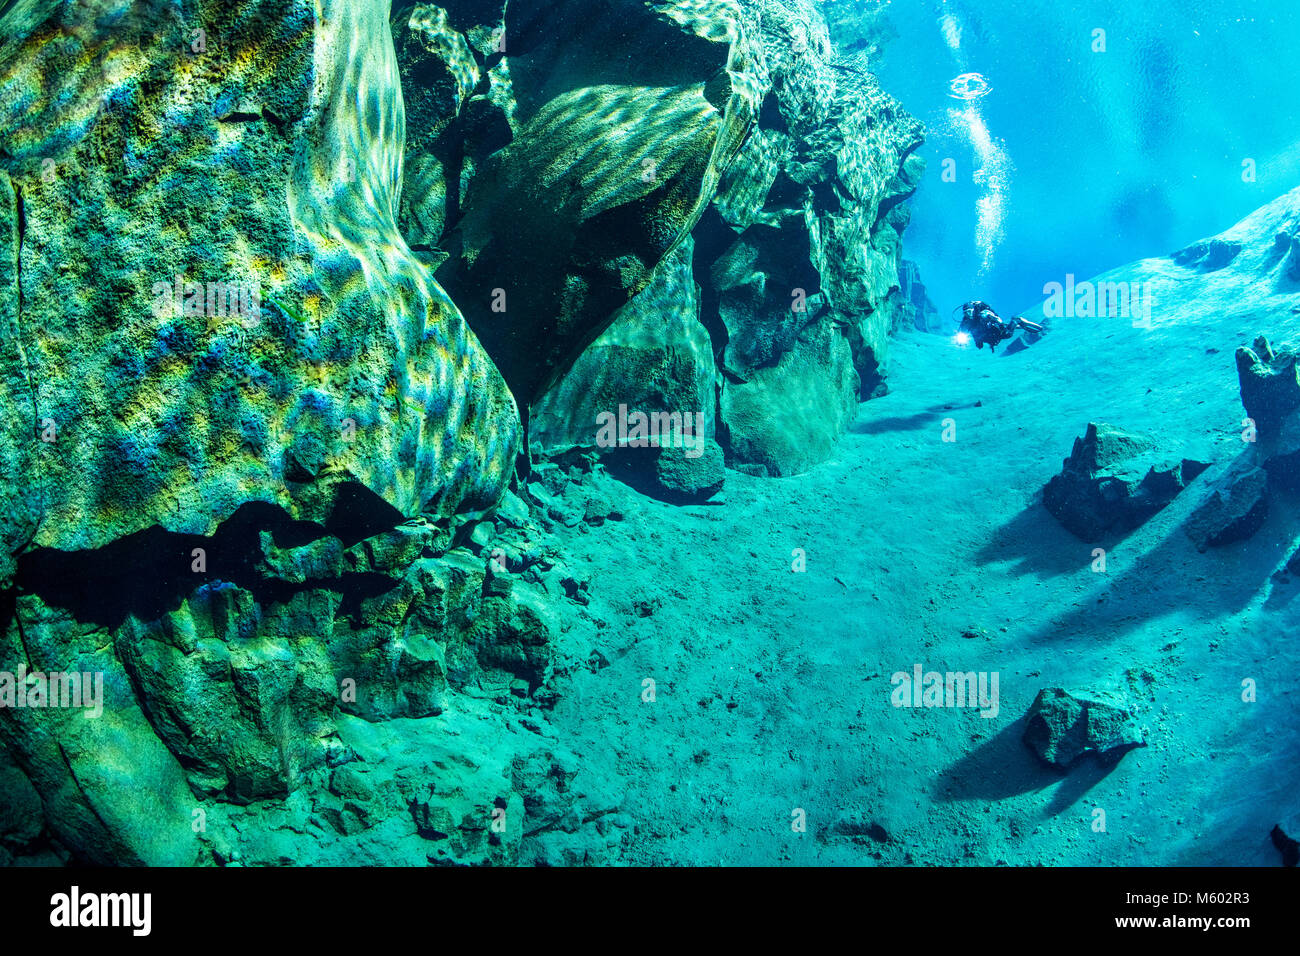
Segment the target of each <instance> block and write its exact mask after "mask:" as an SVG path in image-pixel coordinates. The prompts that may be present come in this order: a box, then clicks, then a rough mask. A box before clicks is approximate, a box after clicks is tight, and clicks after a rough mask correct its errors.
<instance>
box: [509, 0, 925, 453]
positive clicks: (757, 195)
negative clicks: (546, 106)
mask: <svg viewBox="0 0 1300 956" xmlns="http://www.w3.org/2000/svg"><path fill="white" fill-rule="evenodd" d="M739 7H740V9H741V11H742V18H741V19H742V25H743V28H744V36H745V37H746V54H745V56H744V61H745V62H746V64H747V65H748V70H749V74H748V75H749V76H750V77H751V81H752V83H753V84H754V86H755V88H756V90H757V94H758V95H759V96H760V105H759V109H758V111H757V118H756V128H755V129H754V131H753V133H752V135H750V137H749V138H748V140H747V141H746V142H745V144H744V147H743V148H742V149H741V150H740V152H739V155H738V156H737V157H736V159H735V161H734V162H732V163H731V164H730V165H729V166H728V167H727V168H726V170H725V171H724V173H723V175H722V179H721V183H720V184H719V188H718V190H717V192H716V194H715V195H714V196H713V198H712V202H711V204H710V206H709V208H708V209H707V210H706V211H705V212H704V214H703V215H702V217H701V219H700V222H699V224H698V225H697V226H696V227H695V229H694V232H693V235H694V239H695V242H694V249H693V253H692V255H693V265H692V271H693V275H694V280H695V282H696V283H697V284H698V285H699V288H700V293H699V302H700V308H699V320H700V322H701V323H702V324H703V326H704V328H705V329H707V331H708V333H709V336H710V338H711V342H712V351H713V356H712V360H711V361H710V362H708V363H707V364H703V363H701V362H700V360H699V358H698V354H696V355H691V356H690V357H686V354H685V353H684V352H683V351H682V350H681V349H680V348H678V349H676V351H677V354H679V355H681V356H682V357H683V359H684V360H683V361H680V362H679V363H678V366H677V368H676V370H675V371H673V372H671V373H670V374H672V375H673V376H674V377H675V378H676V379H677V380H678V383H679V384H678V385H677V386H676V387H675V388H672V389H665V388H664V386H663V385H662V384H661V383H662V381H663V378H664V374H665V372H664V369H663V368H662V367H659V366H654V367H652V366H646V367H644V368H643V369H642V370H641V371H639V372H635V371H634V372H632V376H631V377H630V378H629V379H627V381H626V385H625V389H624V390H623V391H622V392H615V393H610V392H609V391H608V390H607V389H606V390H605V391H604V394H603V396H602V399H601V401H602V402H605V403H607V404H605V405H604V407H605V408H610V407H616V406H617V404H618V402H617V401H615V400H616V399H622V398H624V397H626V398H627V399H628V401H629V402H631V401H647V402H648V404H649V405H650V407H649V408H647V409H646V410H647V411H651V410H663V404H662V399H660V400H658V401H656V400H654V399H651V398H649V397H647V395H648V393H650V392H656V393H658V394H659V395H665V393H666V392H676V393H681V392H688V393H692V392H695V391H696V390H697V388H698V382H700V381H701V380H702V379H705V378H707V377H708V375H709V373H710V372H711V371H712V372H713V373H714V374H715V375H716V378H717V380H718V383H719V384H718V389H717V402H716V404H717V421H716V434H717V436H718V440H719V442H720V443H721V445H722V446H723V448H724V449H725V450H726V455H727V459H728V462H729V463H730V464H732V465H733V466H735V467H740V468H744V469H746V470H752V471H756V472H759V473H763V474H770V475H789V474H794V473H797V472H799V471H802V470H804V469H806V468H808V467H810V466H812V465H814V464H816V463H818V462H819V461H822V460H824V459H825V458H826V457H827V456H828V455H829V453H830V448H831V446H832V445H833V443H834V441H835V440H836V439H837V438H838V437H839V436H840V435H841V434H843V433H844V431H845V430H846V429H847V428H848V425H849V424H850V423H851V422H852V420H853V418H854V416H855V415H856V404H857V402H858V401H859V399H860V398H862V397H869V396H870V395H871V394H873V393H875V392H876V391H877V390H879V389H881V388H883V370H884V366H885V364H886V359H887V353H888V338H889V335H890V334H891V332H892V331H894V330H895V329H896V328H897V327H898V326H899V325H900V324H901V323H902V322H904V321H906V320H907V313H906V308H905V306H906V303H905V301H904V298H903V296H902V294H901V293H900V291H899V276H898V262H899V236H900V234H901V233H902V231H903V230H904V229H905V227H906V225H907V221H908V215H909V214H908V207H907V205H906V204H905V202H904V200H906V199H907V197H908V196H909V195H910V194H911V193H912V192H913V191H914V190H915V188H916V185H917V183H918V181H919V178H920V175H921V172H922V169H923V164H922V162H921V160H920V159H919V157H917V156H916V155H915V154H914V150H915V149H916V148H917V147H918V146H919V145H920V144H921V142H922V129H921V126H920V124H919V123H917V122H916V121H915V120H914V119H912V118H911V117H910V116H908V115H907V114H906V113H905V112H904V111H903V110H902V109H901V108H900V107H899V106H898V104H897V103H896V102H895V101H894V100H893V99H892V98H890V97H889V96H888V94H886V93H884V92H883V91H882V90H881V89H880V87H879V85H878V84H877V83H876V81H875V79H874V78H873V77H872V75H871V74H870V73H869V72H868V71H867V70H866V67H865V63H864V60H863V58H862V56H860V55H854V56H842V55H840V53H838V52H837V51H836V50H835V48H834V46H833V44H832V43H831V40H830V37H829V34H828V33H827V28H826V24H825V22H824V21H823V19H822V17H821V15H820V14H819V13H818V11H817V9H816V8H815V7H814V6H813V5H812V4H811V3H808V2H807V0H781V2H769V3H764V4H759V3H742V4H740V5H739ZM660 268H661V269H670V270H673V272H674V273H676V274H680V270H681V266H680V265H679V264H678V263H676V262H674V263H673V264H671V265H669V264H665V265H663V266H661V267H660ZM658 281H659V283H660V284H661V285H662V284H664V283H671V282H675V281H680V280H674V279H669V278H666V277H665V278H662V279H660V280H658ZM642 295H645V296H648V297H651V298H652V299H658V298H660V297H661V296H662V292H661V291H658V290H656V289H655V288H654V283H652V285H651V288H649V289H647V290H646V291H645V292H643V293H642ZM629 313H631V314H633V315H634V314H638V313H639V315H640V316H641V318H640V319H636V318H633V317H632V315H630V314H629ZM657 315H658V312H657V311H656V310H655V309H654V308H651V307H638V306H637V305H636V300H633V303H632V304H631V306H630V307H629V309H628V310H625V311H624V313H622V314H621V316H620V323H621V324H622V325H623V326H624V328H623V329H622V330H620V332H619V333H617V334H618V335H619V336H620V337H622V338H624V339H628V340H633V341H636V342H637V343H638V344H637V345H636V346H635V348H637V349H644V348H645V346H644V345H642V344H640V343H643V342H645V341H647V340H654V339H655V338H656V337H662V339H663V343H664V347H665V348H667V349H672V348H674V346H673V341H674V339H673V337H674V336H680V332H679V331H678V329H677V326H676V325H674V324H671V323H666V324H665V323H660V321H659V320H658V318H657ZM637 322H640V323H641V324H642V325H643V328H642V329H641V330H640V331H638V332H636V333H633V331H632V326H633V325H634V324H635V323H637ZM661 329H663V330H665V331H663V332H661ZM694 335H695V336H697V337H698V331H696V332H695V333H694ZM591 348H592V350H593V352H595V353H596V354H598V355H601V356H606V357H607V356H610V355H612V354H613V352H614V350H616V349H617V348H619V344H618V341H617V340H616V339H612V338H605V339H600V340H597V341H596V342H595V343H594V344H593V345H592V346H591ZM624 364H626V363H624ZM597 367H599V366H598V363H597V362H595V361H591V362H588V363H583V362H579V363H578V364H577V365H576V366H575V367H574V369H573V370H572V371H571V372H569V373H568V375H569V376H570V378H569V379H568V380H561V381H560V382H559V383H558V384H557V385H556V386H555V388H553V389H552V390H551V392H550V393H549V394H547V395H546V396H544V397H543V398H542V399H541V401H539V402H538V403H537V404H536V405H535V407H534V408H533V430H532V432H531V435H532V437H533V438H535V439H537V440H539V441H540V442H541V445H542V448H543V450H544V451H548V452H549V451H558V450H562V449H563V448H565V447H568V446H571V445H574V444H585V445H589V446H590V445H592V444H594V436H595V424H594V418H593V417H592V415H591V412H592V411H593V407H592V405H591V404H588V405H587V406H586V407H581V406H579V405H577V404H576V403H575V402H574V401H573V400H572V399H571V398H568V397H566V396H569V395H574V394H583V395H591V394H592V393H593V392H594V390H595V388H596V387H597V386H596V385H595V383H591V382H590V376H591V374H592V370H593V369H595V368H597ZM606 396H607V397H606ZM665 397H668V396H665ZM688 401H690V400H689V399H688ZM609 403H612V405H611V404H609ZM710 404H712V403H711V402H709V401H708V400H707V399H699V400H695V401H691V402H690V404H689V406H688V407H686V408H680V407H679V408H677V409H676V410H678V411H682V412H686V411H691V412H699V411H703V412H705V413H706V414H707V413H708V412H709V405H710ZM580 407H581V413H580V414H570V413H572V412H574V411H575V410H576V409H578V408H580ZM596 410H599V407H597V408H596ZM709 417H710V419H712V416H711V415H710V416H709ZM711 433H712V432H711Z"/></svg>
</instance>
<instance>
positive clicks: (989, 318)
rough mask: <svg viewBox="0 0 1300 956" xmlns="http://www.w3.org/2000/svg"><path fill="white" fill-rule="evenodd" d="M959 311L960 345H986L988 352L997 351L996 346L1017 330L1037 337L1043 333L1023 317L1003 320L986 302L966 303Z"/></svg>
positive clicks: (1038, 327)
mask: <svg viewBox="0 0 1300 956" xmlns="http://www.w3.org/2000/svg"><path fill="white" fill-rule="evenodd" d="M961 309H962V316H961V327H960V328H959V329H958V331H957V341H958V342H961V343H962V344H965V343H966V342H974V343H975V346H976V348H981V349H982V348H984V346H985V345H986V344H987V345H988V347H989V351H997V347H998V345H999V344H1000V343H1002V342H1005V341H1006V340H1007V339H1009V338H1011V336H1013V335H1015V334H1016V330H1017V329H1024V330H1025V331H1026V332H1033V333H1035V334H1037V335H1042V334H1043V332H1044V331H1045V330H1044V329H1043V327H1042V326H1041V325H1039V324H1038V323H1037V322H1030V321H1029V320H1028V319H1026V318H1024V317H1023V316H1019V315H1017V316H1015V317H1014V318H1012V319H1010V320H1008V319H1004V318H1002V316H1000V315H998V314H997V313H996V312H994V311H993V306H991V305H989V304H988V303H987V302H980V301H978V300H976V301H974V302H967V303H966V304H965V305H963V306H962V307H961Z"/></svg>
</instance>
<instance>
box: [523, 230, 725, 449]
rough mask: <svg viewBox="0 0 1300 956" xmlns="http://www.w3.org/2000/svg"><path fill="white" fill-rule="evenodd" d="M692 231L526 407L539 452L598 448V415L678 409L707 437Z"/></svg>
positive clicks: (709, 404) (706, 371)
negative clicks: (623, 410)
mask: <svg viewBox="0 0 1300 956" xmlns="http://www.w3.org/2000/svg"><path fill="white" fill-rule="evenodd" d="M694 248H695V244H694V242H693V241H692V240H691V238H690V237H687V238H686V239H685V240H683V241H682V243H681V244H680V245H679V246H678V247H677V248H676V249H675V250H673V252H672V253H670V254H669V256H668V258H666V259H665V260H664V261H663V262H662V263H660V264H659V266H658V268H656V270H655V275H654V278H653V279H652V281H651V283H650V285H649V286H647V287H646V289H645V290H644V291H643V292H642V293H641V294H639V295H637V296H636V297H635V298H633V299H632V300H631V301H630V302H628V303H627V304H626V305H625V306H623V307H622V308H621V309H620V310H619V311H618V313H617V314H616V315H615V316H614V321H613V323H612V324H611V325H610V327H609V328H608V329H607V330H606V331H605V332H604V333H603V334H602V335H601V336H600V337H599V338H598V339H596V341H595V342H593V343H592V344H591V346H590V347H588V348H587V349H586V351H584V352H583V353H582V355H581V356H579V357H578V360H577V361H576V362H575V363H574V365H573V367H572V368H571V369H570V370H569V371H568V372H567V373H566V374H565V375H564V376H563V377H562V378H561V379H560V380H559V381H558V382H557V383H556V384H555V386H554V387H553V388H551V389H550V390H548V391H547V392H546V394H545V395H543V396H542V397H541V398H540V399H539V400H538V401H537V403H536V404H534V405H533V407H532V408H531V409H530V411H529V437H530V440H531V441H532V442H533V443H534V444H535V447H538V448H539V449H540V451H541V452H542V453H543V454H546V455H556V454H561V453H563V452H566V451H569V450H570V449H573V448H590V449H594V450H597V451H599V452H601V453H602V454H607V453H609V452H610V451H613V450H614V449H613V448H601V447H600V446H599V444H598V440H599V439H600V438H601V432H600V423H601V421H602V416H603V415H614V416H617V415H618V414H619V410H620V406H623V407H625V408H626V409H627V412H628V413H629V414H630V413H632V412H636V411H640V412H642V413H644V414H646V415H650V414H652V413H656V412H659V413H666V414H673V413H676V414H678V415H680V416H683V417H685V416H690V418H691V421H692V422H693V423H695V422H699V421H702V422H703V425H704V431H703V432H702V434H703V435H704V437H706V438H710V439H711V438H712V437H713V436H714V434H715V430H716V425H715V423H716V420H717V381H716V380H717V370H716V368H715V367H714V364H713V348H712V345H711V343H710V340H709V333H708V330H707V329H705V327H704V326H703V325H702V324H701V323H700V320H699V313H700V296H699V288H698V287H697V286H696V283H695V275H694V272H693V268H692V257H693V252H694ZM700 415H702V416H703V418H702V419H700V418H698V417H697V416H700Z"/></svg>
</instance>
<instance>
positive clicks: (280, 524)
mask: <svg viewBox="0 0 1300 956" xmlns="http://www.w3.org/2000/svg"><path fill="white" fill-rule="evenodd" d="M357 489H360V490H359V491H358V490H357ZM366 496H369V499H373V500H376V501H377V500H380V499H378V497H377V496H376V495H374V494H373V493H371V492H369V491H367V490H365V489H363V488H361V487H360V486H359V485H345V486H343V488H341V489H340V490H339V493H338V498H337V500H336V504H335V508H334V511H333V513H332V514H331V515H330V517H329V519H328V520H327V521H326V522H325V524H324V525H320V524H316V523H314V522H309V521H299V520H296V519H294V518H292V517H291V516H290V515H289V514H288V513H287V512H285V511H284V510H283V509H282V508H280V507H279V506H277V505H273V504H269V503H266V502H249V503H247V504H244V505H242V506H241V507H240V508H239V509H238V510H237V511H236V512H235V513H234V514H233V515H231V516H230V518H228V519H226V521H224V522H222V524H221V525H220V526H219V527H218V528H217V529H216V530H215V531H214V532H213V533H212V534H211V535H207V536H205V535H198V534H182V533H176V532H171V531H167V530H165V529H163V528H161V527H158V526H157V525H155V526H154V527H151V528H147V529H145V530H143V531H138V532H136V533H134V534H131V535H127V536H126V537H123V538H119V539H118V540H116V541H113V542H111V543H110V544H107V545H104V546H103V547H101V548H95V549H88V550H84V551H60V550H58V549H55V548H38V549H35V550H32V551H28V552H26V553H24V554H21V555H19V557H18V562H17V563H18V568H17V573H16V575H15V586H16V588H17V590H18V591H19V592H20V593H26V594H34V595H36V596H37V597H39V598H40V599H41V600H42V601H44V602H45V603H46V604H47V605H50V606H52V607H59V608H63V609H66V610H67V611H69V612H70V613H71V614H72V615H73V616H74V617H75V618H76V619H77V620H78V621H82V622H87V623H91V624H95V625H98V626H100V627H104V628H108V629H110V630H111V629H114V628H117V627H119V626H120V625H121V624H122V623H123V622H125V621H126V619H127V618H128V617H134V618H137V619H138V620H141V621H152V620H156V619H158V618H160V617H162V616H163V615H165V614H167V613H170V612H172V611H175V610H176V609H177V608H179V607H180V606H181V604H182V602H183V601H184V600H185V599H186V597H188V596H189V595H191V594H193V593H194V592H195V591H196V590H197V589H198V588H200V587H202V586H204V585H205V584H215V583H217V582H228V583H230V584H234V585H236V586H237V587H239V588H241V589H243V590H246V591H249V592H251V593H252V594H253V595H254V596H255V597H256V599H257V600H258V602H259V603H261V604H274V603H284V602H286V601H288V600H290V599H291V598H292V597H293V596H294V595H295V594H297V593H298V592H300V591H303V590H311V589H316V588H328V589H330V590H334V591H338V592H339V593H340V594H342V595H343V613H345V614H349V615H355V614H356V613H357V611H358V610H359V608H360V604H361V602H362V601H364V600H366V599H368V598H370V597H373V596H374V595H376V594H379V593H382V592H383V591H385V590H387V589H389V588H391V587H393V586H394V583H395V582H394V581H393V580H392V579H391V578H389V577H387V576H386V575H382V574H377V573H369V572H361V573H354V574H345V575H343V576H342V577H339V578H329V579H320V580H313V579H309V580H307V581H304V582H301V583H296V582H288V581H283V580H278V579H275V578H270V577H268V576H267V575H266V573H265V570H264V569H263V568H262V567H261V565H262V563H263V561H264V556H263V554H262V548H261V534H262V533H263V532H268V533H269V534H270V535H271V539H272V541H273V542H274V544H275V546H276V547H277V548H295V547H301V546H303V545H307V544H311V543H312V542H314V541H318V540H320V539H322V538H325V537H329V536H333V537H336V538H338V539H340V541H341V543H342V545H343V546H344V547H350V546H351V545H353V544H355V543H357V542H358V541H360V540H362V539H364V538H366V537H370V536H371V535H373V534H377V533H380V532H382V531H386V530H389V529H391V528H393V527H395V526H396V525H397V524H399V523H400V522H401V521H402V516H401V514H400V512H398V511H397V510H396V509H394V508H392V507H391V506H390V505H388V504H387V503H386V502H381V503H382V504H383V508H378V507H376V506H375V505H374V503H373V501H372V500H368V499H367V497H366ZM384 509H388V510H387V511H385V510H384ZM394 517H395V518H396V520H393V518H394ZM199 548H201V549H202V550H203V557H204V561H205V564H204V565H203V570H201V571H195V570H194V564H195V562H196V560H197V559H196V557H195V555H194V551H195V549H199Z"/></svg>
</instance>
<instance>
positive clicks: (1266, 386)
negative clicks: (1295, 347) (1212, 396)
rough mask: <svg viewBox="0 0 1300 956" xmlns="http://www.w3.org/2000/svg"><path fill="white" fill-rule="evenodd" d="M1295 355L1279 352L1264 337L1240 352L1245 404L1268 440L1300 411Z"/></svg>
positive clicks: (1299, 379)
mask: <svg viewBox="0 0 1300 956" xmlns="http://www.w3.org/2000/svg"><path fill="white" fill-rule="evenodd" d="M1297 358H1298V357H1297V355H1296V354H1295V353H1294V352H1289V351H1285V350H1284V351H1282V352H1280V353H1276V352H1274V351H1273V346H1272V345H1271V344H1270V343H1269V341H1268V339H1267V338H1265V337H1264V336H1262V335H1261V336H1259V337H1258V338H1257V339H1255V343H1254V348H1253V349H1251V348H1247V347H1246V346H1244V345H1243V346H1242V347H1241V348H1239V349H1237V379H1238V383H1239V385H1240V388H1241V404H1242V405H1243V406H1244V407H1245V409H1246V414H1247V415H1249V416H1250V418H1251V419H1252V420H1253V421H1254V422H1255V425H1256V427H1257V428H1258V429H1259V431H1260V432H1261V433H1262V434H1263V435H1264V436H1265V437H1272V436H1274V435H1276V434H1277V432H1278V431H1279V430H1280V429H1281V427H1282V423H1283V422H1284V421H1285V420H1286V418H1287V416H1289V415H1290V414H1291V413H1292V412H1294V411H1295V410H1296V409H1300V371H1297V365H1296V362H1297Z"/></svg>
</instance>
